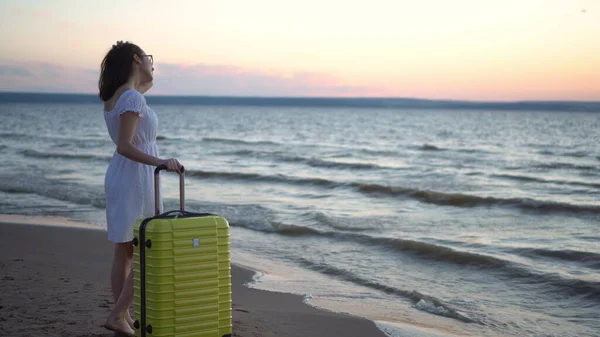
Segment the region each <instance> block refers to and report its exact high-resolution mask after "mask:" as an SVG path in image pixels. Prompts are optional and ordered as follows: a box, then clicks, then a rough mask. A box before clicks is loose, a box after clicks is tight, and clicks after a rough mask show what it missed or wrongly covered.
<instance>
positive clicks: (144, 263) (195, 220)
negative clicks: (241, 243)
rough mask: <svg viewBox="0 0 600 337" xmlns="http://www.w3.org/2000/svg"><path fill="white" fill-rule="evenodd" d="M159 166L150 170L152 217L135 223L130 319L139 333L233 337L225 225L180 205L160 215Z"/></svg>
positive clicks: (217, 218) (182, 201)
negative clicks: (152, 188) (131, 310)
mask: <svg viewBox="0 0 600 337" xmlns="http://www.w3.org/2000/svg"><path fill="white" fill-rule="evenodd" d="M164 169H166V167H164V166H162V165H161V166H159V167H157V168H156V169H155V171H154V180H155V188H154V191H155V200H156V204H155V205H156V207H155V208H156V211H155V213H156V214H155V216H153V217H150V218H146V219H140V220H138V222H137V224H136V226H135V227H134V239H133V245H134V253H133V268H134V317H135V323H134V327H135V331H136V336H137V337H166V336H169V337H231V334H232V315H231V311H232V304H231V257H230V240H229V223H228V222H227V220H226V219H225V218H223V217H220V216H218V215H215V214H209V213H192V212H188V211H185V210H184V204H185V199H184V173H183V172H184V171H183V169H182V173H181V174H180V175H179V189H180V209H179V210H173V211H169V212H164V213H162V214H159V208H158V200H159V195H158V186H159V185H158V184H159V173H160V171H161V170H164Z"/></svg>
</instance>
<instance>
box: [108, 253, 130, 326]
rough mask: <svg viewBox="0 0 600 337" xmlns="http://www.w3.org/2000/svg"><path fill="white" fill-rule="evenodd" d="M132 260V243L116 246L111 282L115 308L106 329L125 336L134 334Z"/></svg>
mask: <svg viewBox="0 0 600 337" xmlns="http://www.w3.org/2000/svg"><path fill="white" fill-rule="evenodd" d="M132 259H133V245H132V244H131V243H117V244H115V251H114V257H113V265H112V270H111V280H110V283H111V288H112V293H113V298H114V301H115V307H114V308H113V310H112V311H111V313H110V314H109V316H108V318H107V320H106V323H105V327H106V328H107V329H109V330H113V331H118V332H123V333H125V334H133V333H134V330H133V319H132V318H131V315H130V313H129V306H130V305H131V301H132V300H133V272H132V270H131V266H132Z"/></svg>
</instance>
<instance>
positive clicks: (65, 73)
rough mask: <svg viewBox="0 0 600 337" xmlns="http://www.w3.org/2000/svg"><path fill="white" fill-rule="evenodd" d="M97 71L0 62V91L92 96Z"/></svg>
mask: <svg viewBox="0 0 600 337" xmlns="http://www.w3.org/2000/svg"><path fill="white" fill-rule="evenodd" d="M97 83H98V71H93V70H89V69H82V68H74V67H67V66H62V65H56V64H50V63H37V62H16V61H3V62H0V91H29V92H71V93H95V92H96V91H97V89H96V88H97Z"/></svg>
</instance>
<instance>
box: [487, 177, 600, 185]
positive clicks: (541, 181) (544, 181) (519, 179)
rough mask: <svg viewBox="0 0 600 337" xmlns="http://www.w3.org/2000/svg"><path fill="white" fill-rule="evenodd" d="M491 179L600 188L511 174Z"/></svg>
mask: <svg viewBox="0 0 600 337" xmlns="http://www.w3.org/2000/svg"><path fill="white" fill-rule="evenodd" d="M491 177H493V178H500V179H508V180H516V181H523V182H535V183H542V184H555V185H571V186H581V187H589V188H600V183H585V182H581V181H568V180H550V179H543V178H537V177H531V176H521V175H513V174H493V175H491Z"/></svg>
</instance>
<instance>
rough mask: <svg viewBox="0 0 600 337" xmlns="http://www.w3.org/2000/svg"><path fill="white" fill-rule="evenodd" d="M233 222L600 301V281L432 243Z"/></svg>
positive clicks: (594, 257) (588, 257)
mask: <svg viewBox="0 0 600 337" xmlns="http://www.w3.org/2000/svg"><path fill="white" fill-rule="evenodd" d="M230 225H231V226H238V227H244V228H249V229H253V230H257V231H262V232H267V233H272V234H279V235H284V236H317V237H325V238H332V239H337V240H343V241H348V242H352V243H354V244H360V245H361V246H362V247H373V248H376V249H387V250H391V251H395V252H399V253H402V254H406V253H409V254H413V255H414V256H415V257H419V258H422V259H425V260H427V261H437V262H442V263H448V264H453V265H460V266H473V267H477V268H481V269H483V270H489V271H492V272H500V273H502V275H504V276H505V277H506V278H508V279H509V280H519V281H521V282H522V283H527V284H537V285H543V286H545V287H547V286H552V287H554V289H559V290H560V291H561V292H563V293H567V294H576V295H582V296H584V297H587V298H590V299H596V300H600V282H592V281H584V280H580V279H570V278H565V277H562V276H560V275H557V274H548V273H544V272H540V271H536V270H534V269H532V268H531V267H529V266H527V265H522V264H520V263H516V262H513V261H508V260H504V259H502V258H499V257H495V256H491V255H486V254H480V253H474V252H469V251H460V250H456V249H454V248H450V247H446V246H442V245H437V244H433V243H429V242H424V241H417V240H408V239H402V238H393V237H377V236H371V235H367V234H362V233H352V232H339V231H321V230H318V229H315V228H310V227H305V226H297V225H286V224H283V223H279V222H273V223H268V222H264V221H263V222H262V223H261V224H260V225H257V224H256V223H247V222H245V221H244V220H241V221H231V222H230ZM516 253H518V254H521V255H526V254H540V255H544V254H545V255H551V256H553V257H559V258H560V257H562V258H564V259H568V256H571V259H572V260H575V259H578V258H580V259H579V260H578V261H580V262H581V261H588V263H586V265H587V266H590V267H598V266H597V265H596V264H597V263H598V261H600V260H598V254H592V253H589V254H588V253H581V252H580V253H573V252H569V251H549V250H536V251H528V250H523V251H516ZM572 260H571V261H572ZM363 285H364V284H363ZM379 290H384V289H379Z"/></svg>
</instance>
